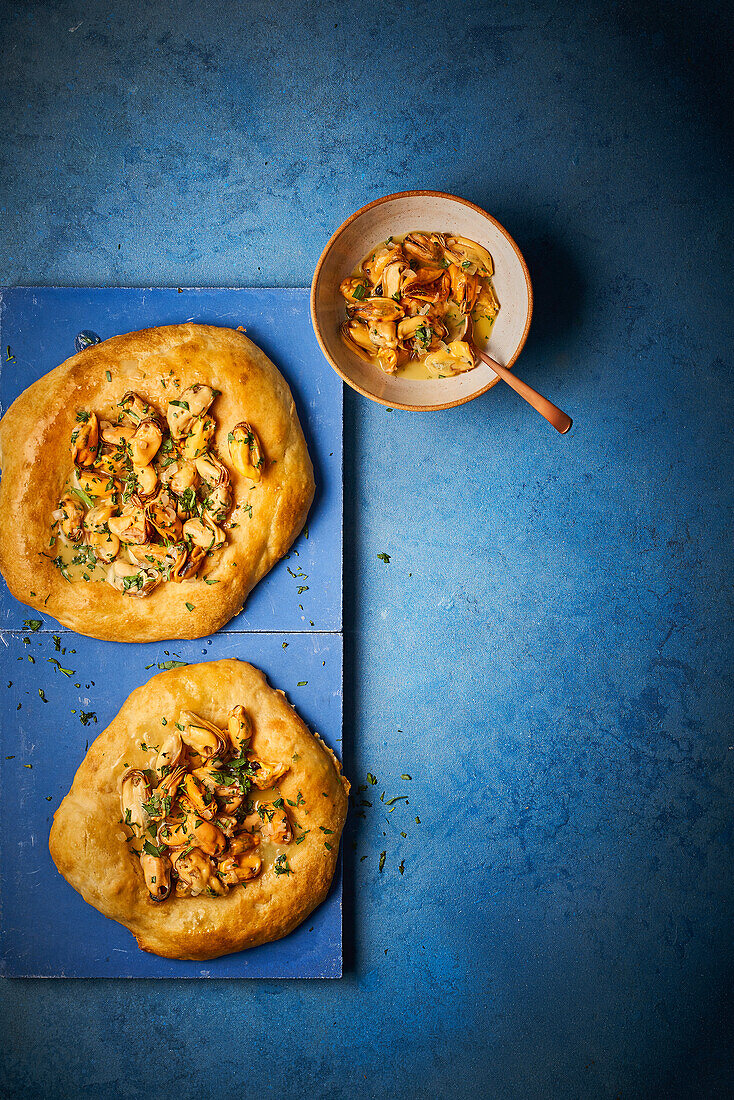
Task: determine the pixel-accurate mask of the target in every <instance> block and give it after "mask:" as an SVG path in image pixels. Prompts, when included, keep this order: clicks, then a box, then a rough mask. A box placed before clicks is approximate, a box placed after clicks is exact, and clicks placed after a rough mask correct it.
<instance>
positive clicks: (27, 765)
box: [23, 764, 33, 768]
mask: <svg viewBox="0 0 734 1100" xmlns="http://www.w3.org/2000/svg"><path fill="white" fill-rule="evenodd" d="M23 767H24V768H32V767H33V765H32V764H24V765H23Z"/></svg>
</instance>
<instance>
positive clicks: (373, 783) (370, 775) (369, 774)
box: [367, 772, 377, 787]
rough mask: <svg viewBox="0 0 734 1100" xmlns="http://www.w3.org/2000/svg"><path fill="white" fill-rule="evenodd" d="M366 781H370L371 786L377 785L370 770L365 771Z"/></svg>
mask: <svg viewBox="0 0 734 1100" xmlns="http://www.w3.org/2000/svg"><path fill="white" fill-rule="evenodd" d="M367 782H368V783H371V784H372V786H373V787H376V786H377V780H376V779H375V777H374V775H373V774H372V772H367Z"/></svg>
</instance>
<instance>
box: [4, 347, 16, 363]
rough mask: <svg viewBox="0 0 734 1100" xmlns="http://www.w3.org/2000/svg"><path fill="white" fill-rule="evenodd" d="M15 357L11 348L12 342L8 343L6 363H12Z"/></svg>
mask: <svg viewBox="0 0 734 1100" xmlns="http://www.w3.org/2000/svg"><path fill="white" fill-rule="evenodd" d="M14 359H15V356H14V355H13V353H12V351H11V350H10V344H8V345H7V346H6V348H5V362H6V363H12V362H13V360H14Z"/></svg>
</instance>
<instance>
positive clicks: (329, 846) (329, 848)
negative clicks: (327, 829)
mask: <svg viewBox="0 0 734 1100" xmlns="http://www.w3.org/2000/svg"><path fill="white" fill-rule="evenodd" d="M324 848H326V849H327V851H329V852H330V851H331V850H332V845H331V844H329V842H328V841H326V840H325V841H324Z"/></svg>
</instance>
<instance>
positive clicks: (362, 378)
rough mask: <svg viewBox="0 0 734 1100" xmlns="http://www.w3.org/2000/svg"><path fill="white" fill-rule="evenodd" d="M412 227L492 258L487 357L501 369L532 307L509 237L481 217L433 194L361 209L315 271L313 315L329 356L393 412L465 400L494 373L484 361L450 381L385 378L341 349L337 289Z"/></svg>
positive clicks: (402, 197) (517, 342)
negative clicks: (461, 240) (492, 313)
mask: <svg viewBox="0 0 734 1100" xmlns="http://www.w3.org/2000/svg"><path fill="white" fill-rule="evenodd" d="M413 229H418V230H428V231H434V232H445V233H455V234H458V235H460V236H462V237H468V238H469V239H470V240H474V241H477V242H478V243H479V244H482V245H484V247H485V248H487V249H488V250H489V252H490V254H491V256H492V259H493V260H494V267H495V274H494V278H493V282H494V287H495V290H496V292H497V297H498V299H499V303H500V312H499V315H498V317H497V320H496V321H495V323H494V325H493V326H492V331H491V336H490V339H489V342H488V343H487V345H486V351H487V353H488V354H489V355H490V356H491V357H492V358H493V359H496V360H497V362H498V363H501V364H503V365H504V364H506V363H509V362H510V360H511V359H512V358H513V357H514V356H515V353H516V352H517V350H518V348H519V346H520V344H521V342H522V338H523V333H524V332H525V326H526V323H527V319H528V311H529V308H530V301H529V294H528V285H527V282H526V279H525V271H524V268H523V265H522V263H521V262H520V259H519V257H518V254H517V252H516V251H515V249H514V248H513V246H512V244H511V243H510V242H509V241H508V239H507V237H505V235H504V234H503V233H502V232H501V231H500V230H499V229H498V228H497V226H496V225H495V224H494V222H492V221H490V219H489V218H487V217H486V216H485V215H484V214H483V213H481V212H480V211H478V210H475V209H473V208H472V207H471V206H465V205H464V204H463V203H461V202H458V201H456V200H455V199H452V198H444V197H442V196H437V195H399V196H397V197H396V198H394V199H389V200H388V201H387V202H383V203H381V204H379V205H378V206H373V207H372V208H371V209H369V210H365V211H364V212H363V213H362V214H360V216H359V217H357V218H355V219H354V221H353V222H352V223H351V224H350V225H348V226H347V227H346V229H344V230H343V231H342V233H341V234H340V235H339V237H338V238H337V240H336V241H335V242H334V244H333V245H332V247H331V250H330V252H329V253H328V255H327V256H326V259H325V260H324V262H323V264H322V266H321V270H320V272H319V277H318V282H317V285H316V293H315V297H314V312H315V314H316V317H317V318H318V322H319V326H320V328H321V338H322V340H323V343H324V346H325V347H326V348H327V349H328V352H329V354H330V355H331V357H332V359H334V360H335V362H337V363H338V364H339V367H340V369H341V370H342V372H343V373H344V375H345V376H347V377H348V378H349V380H350V381H351V382H353V383H354V384H355V385H356V386H357V387H358V388H360V389H362V390H365V391H366V392H367V393H369V394H371V395H372V396H373V397H376V398H377V399H378V400H380V401H384V402H385V403H387V404H388V405H392V406H393V407H396V408H398V407H400V406H401V405H418V406H420V407H421V408H426V409H432V408H438V407H440V406H441V405H446V404H452V403H454V402H457V401H465V400H466V399H467V398H469V397H473V396H474V395H475V394H477V393H480V392H481V391H482V390H484V389H486V387H487V385H488V384H489V383H490V382H491V381H492V380H493V379H495V378H496V377H497V376H496V374H495V373H494V371H493V370H490V368H489V367H487V366H486V365H485V364H484V363H480V364H479V366H477V367H476V368H475V369H474V370H472V371H468V372H467V373H465V374H458V375H455V376H453V377H452V378H431V379H427V380H425V381H423V380H420V379H412V378H400V377H399V376H395V375H389V374H384V373H383V372H382V371H381V370H380V369H379V367H376V366H373V365H372V364H371V363H367V362H365V361H364V360H362V359H360V358H359V356H357V355H356V354H355V353H354V352H352V351H350V349H349V348H348V347H347V346H346V345H345V344H344V342H343V340H342V339H341V336H340V335H339V326H340V325H341V323H342V321H343V320H344V318H345V316H346V314H345V302H344V299H343V298H342V296H341V294H340V293H339V284H340V283H341V281H342V280H343V279H344V278H346V276H347V275H349V274H351V272H352V271H353V270H354V268H355V267H356V266H357V265H358V264H359V263H360V262H361V260H362V259H363V258H364V257H365V256H366V255H367V253H368V252H369V251H370V249H372V248H374V247H375V245H377V244H379V243H380V242H381V241H384V240H386V239H387V238H388V237H389V236H391V235H393V236H395V235H398V234H404V233H409V232H410V231H411V230H413Z"/></svg>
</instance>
